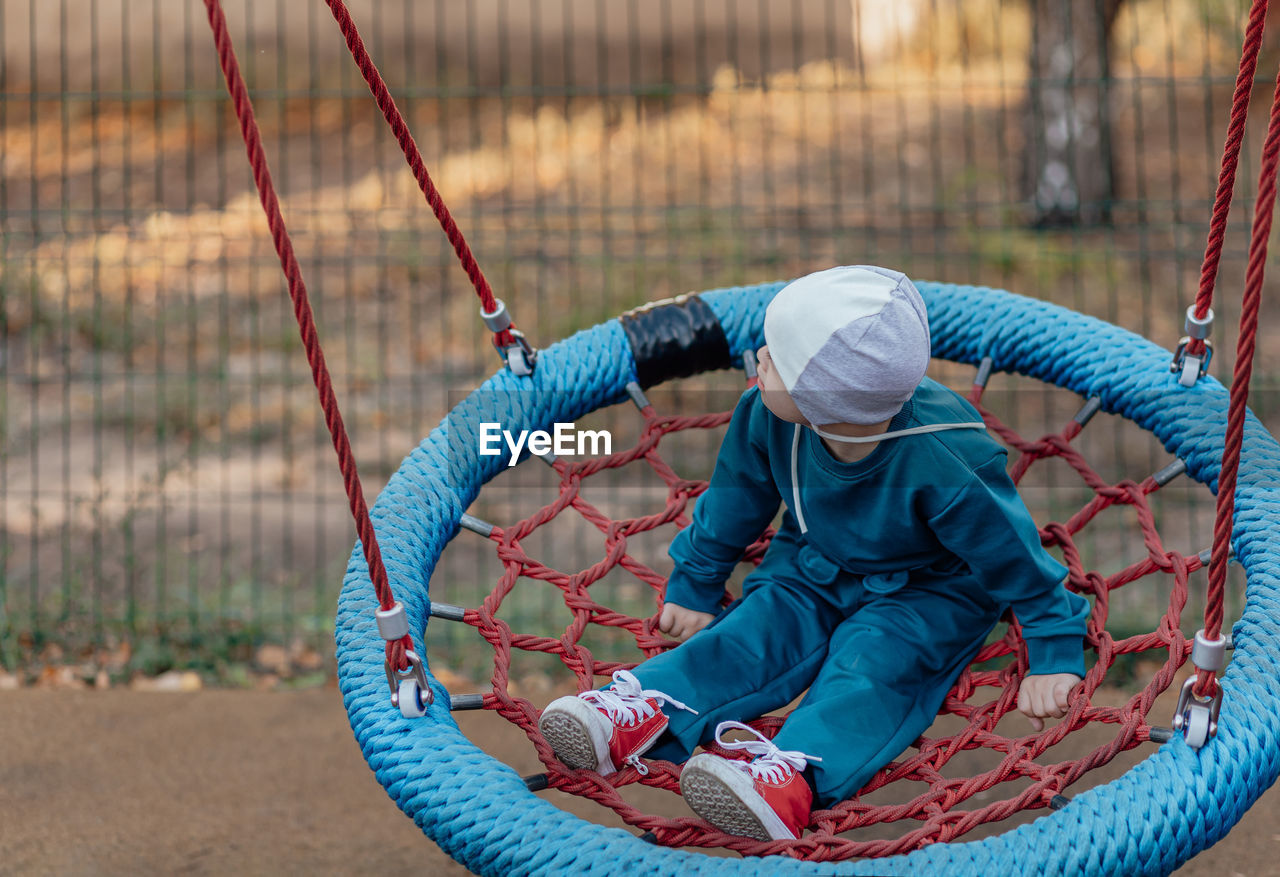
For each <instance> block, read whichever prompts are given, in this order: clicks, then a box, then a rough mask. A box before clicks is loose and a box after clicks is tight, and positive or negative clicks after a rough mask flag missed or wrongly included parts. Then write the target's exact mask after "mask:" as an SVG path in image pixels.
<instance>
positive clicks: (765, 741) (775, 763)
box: [716, 722, 822, 783]
mask: <svg viewBox="0 0 1280 877" xmlns="http://www.w3.org/2000/svg"><path fill="white" fill-rule="evenodd" d="M735 730H736V731H748V732H750V733H751V734H753V735H754V736H755V738H756V739H754V740H721V739H720V738H721V736H723V735H724V732H725V731H735ZM716 742H717V743H719V744H720V745H721V746H723V747H724V748H725V749H741V750H742V751H743V752H746V753H748V754H750V755H754V756H755V759H754V760H753V761H751V762H749V763H748V764H745V765H743V766H744V767H745V768H746V769H747V770H748V771H750V772H751V775H752V776H753V777H756V778H757V779H762V780H766V781H768V782H771V783H781V782H782V781H784V780H785V779H786V778H787V772H788V771H789V770H794V771H795V772H797V773H799V772H800V771H802V770H804V769H805V768H806V767H807V766H808V765H809V762H811V761H822V759H821V758H818V757H816V756H813V755H805V754H804V753H803V752H796V751H794V750H791V749H779V748H778V747H777V746H775V745H773V741H772V740H770V739H769V738H768V737H766V736H764V735H763V734H761V733H760V732H759V731H757V730H756V729H755V728H753V727H751V726H750V725H744V724H742V722H721V723H720V724H718V725H716Z"/></svg>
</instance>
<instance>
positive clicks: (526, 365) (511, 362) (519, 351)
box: [480, 298, 538, 377]
mask: <svg viewBox="0 0 1280 877" xmlns="http://www.w3.org/2000/svg"><path fill="white" fill-rule="evenodd" d="M480 319H481V320H484V324H485V326H487V327H488V329H489V331H490V332H493V333H494V334H495V335H496V334H498V333H499V332H510V333H511V337H512V339H514V340H513V341H512V343H511V344H508V345H507V346H506V347H502V346H499V345H498V343H497V341H496V340H495V341H494V344H493V346H494V348H495V349H496V350H497V351H498V356H500V357H502V361H503V363H504V364H505V365H506V366H507V368H509V369H510V370H511V373H512V374H514V375H519V376H520V377H528V376H529V375H531V374H533V367H534V365H535V364H536V363H537V361H538V351H536V350H534V349H533V347H532V346H531V345H530V344H529V340H528V339H527V338H525V337H524V333H523V332H521V331H520V330H519V329H515V328H513V324H512V322H511V314H509V313H508V312H507V305H506V303H505V302H503V300H502V299H500V298H495V299H494V309H493V310H492V311H486V310H485V309H484V308H481V309H480Z"/></svg>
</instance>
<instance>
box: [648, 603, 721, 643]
mask: <svg viewBox="0 0 1280 877" xmlns="http://www.w3.org/2000/svg"><path fill="white" fill-rule="evenodd" d="M714 619H715V616H714V615H712V614H711V613H710V612H695V611H694V610H692V609H686V608H684V607H683V606H677V605H676V604H675V603H665V604H663V606H662V614H661V615H659V616H658V630H660V631H662V632H663V633H665V634H666V635H667V636H670V637H674V638H675V639H678V640H686V639H688V638H689V637H691V636H693V635H694V634H695V633H697V632H698V631H700V630H702V628H704V627H706V626H707V625H708V624H710V623H711V622H712V621H713V620H714Z"/></svg>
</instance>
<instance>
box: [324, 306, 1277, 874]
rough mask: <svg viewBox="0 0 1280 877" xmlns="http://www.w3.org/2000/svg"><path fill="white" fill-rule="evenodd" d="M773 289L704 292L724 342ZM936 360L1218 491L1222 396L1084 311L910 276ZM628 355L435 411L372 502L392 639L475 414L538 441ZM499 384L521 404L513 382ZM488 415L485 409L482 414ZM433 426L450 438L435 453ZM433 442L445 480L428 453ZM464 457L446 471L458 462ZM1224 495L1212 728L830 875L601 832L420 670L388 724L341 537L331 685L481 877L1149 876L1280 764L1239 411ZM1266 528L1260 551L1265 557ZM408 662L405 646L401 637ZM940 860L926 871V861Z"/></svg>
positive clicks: (1269, 566) (472, 459) (436, 539)
mask: <svg viewBox="0 0 1280 877" xmlns="http://www.w3.org/2000/svg"><path fill="white" fill-rule="evenodd" d="M782 285H783V284H781V283H773V284H768V285H762V286H754V287H744V288H733V289H721V290H714V291H711V292H707V293H704V294H703V298H704V300H705V301H706V302H707V303H708V304H709V305H710V306H711V308H712V309H713V310H714V311H715V313H716V315H717V317H718V318H719V319H720V321H721V323H722V325H723V326H724V329H725V334H726V335H727V336H728V340H729V346H730V351H731V353H732V355H733V356H734V357H738V356H739V355H740V354H741V353H742V351H744V350H746V349H753V348H754V347H755V346H757V345H758V344H759V343H760V335H761V326H762V323H763V316H764V307H765V305H766V304H767V303H768V302H769V300H770V299H771V298H772V297H773V295H774V294H775V293H776V292H777V291H778V290H779V289H780V288H781V287H782ZM919 286H920V291H921V293H922V294H923V296H924V299H925V302H926V304H927V305H928V309H929V319H930V327H931V330H932V334H933V343H934V355H935V356H938V357H943V358H946V359H950V360H953V361H956V362H964V363H974V364H976V363H977V362H979V361H980V360H981V358H982V357H983V356H990V357H992V359H993V360H994V364H995V367H996V368H997V369H1000V370H1007V371H1015V372H1019V373H1022V374H1025V375H1028V376H1030V377H1034V378H1037V379H1039V380H1042V381H1045V382H1048V383H1053V384H1056V385H1058V386H1061V387H1065V388H1067V389H1069V390H1072V391H1074V392H1076V393H1078V394H1080V395H1082V396H1090V395H1097V396H1099V397H1100V399H1101V401H1102V404H1103V408H1104V410H1106V411H1109V412H1114V413H1117V414H1121V415H1123V416H1124V417H1127V418H1128V419H1130V420H1132V421H1134V422H1135V423H1137V424H1138V425H1139V426H1141V427H1143V428H1144V429H1147V430H1150V431H1151V432H1152V433H1154V434H1155V435H1156V436H1157V437H1158V438H1159V439H1160V441H1161V442H1162V443H1163V444H1164V446H1165V447H1166V448H1167V449H1168V450H1169V451H1170V452H1171V453H1173V454H1176V455H1177V456H1179V457H1181V458H1182V459H1183V460H1184V461H1185V462H1186V464H1187V469H1188V473H1189V474H1190V476H1191V477H1193V478H1195V479H1196V480H1198V481H1201V482H1204V483H1206V484H1208V485H1209V486H1210V487H1211V488H1215V487H1216V479H1217V474H1218V469H1219V463H1220V459H1221V455H1222V437H1221V432H1222V430H1223V424H1225V423H1226V409H1227V393H1226V391H1225V389H1224V388H1223V387H1222V385H1221V384H1219V383H1218V382H1217V381H1215V380H1212V379H1202V380H1201V381H1199V382H1198V383H1197V384H1196V385H1195V386H1194V387H1192V388H1181V387H1179V386H1177V382H1176V376H1174V375H1172V374H1170V373H1169V371H1168V363H1169V359H1170V354H1169V352H1168V351H1167V350H1164V349H1162V348H1160V347H1158V346H1156V345H1155V344H1152V343H1151V342H1149V341H1146V340H1144V339H1143V338H1141V337H1139V336H1137V335H1134V334H1132V333H1130V332H1127V331H1125V330H1123V329H1119V328H1117V327H1115V326H1112V325H1110V324H1108V323H1104V322H1102V321H1100V320H1096V319H1093V318H1091V317H1086V316H1082V315H1080V314H1076V313H1074V312H1072V311H1068V310H1065V309H1063V308H1060V307H1057V306H1055V305H1050V304H1046V303H1044V302H1040V301H1035V300H1033V299H1027V298H1023V297H1021V296H1016V295H1013V294H1010V293H1008V292H1004V291H1000V290H992V289H986V288H981V287H970V286H956V285H951V284H937V283H921V284H919ZM633 378H634V364H633V361H632V358H631V353H630V350H629V348H628V346H627V342H626V339H625V335H624V333H623V330H622V328H621V326H620V325H619V323H618V321H617V320H611V321H609V322H607V323H603V324H601V325H599V326H596V327H594V328H592V329H588V330H585V331H583V332H579V333H578V334H576V335H574V336H573V337H571V338H568V339H566V340H565V341H562V342H560V343H558V344H555V345H553V346H552V347H550V348H547V349H545V350H543V351H542V353H541V354H540V355H539V359H538V368H537V373H536V374H535V375H534V376H533V378H531V379H520V378H516V377H514V376H512V375H511V374H510V373H509V372H507V371H505V370H503V371H500V372H498V373H497V374H496V375H494V376H493V377H492V378H490V379H489V380H488V381H487V382H486V383H485V384H484V385H483V386H482V387H480V388H479V389H478V390H476V391H475V392H473V393H472V394H471V395H470V396H469V397H468V398H467V399H466V400H464V401H463V402H461V403H460V404H459V405H458V406H457V407H455V408H454V409H453V412H452V413H451V414H450V416H449V417H448V418H446V420H445V421H443V422H442V424H441V425H440V426H439V427H438V428H437V429H435V430H434V431H433V432H432V433H431V435H429V436H428V437H427V438H426V439H425V440H424V441H423V442H422V443H421V444H420V445H419V446H418V447H417V448H415V449H414V451H413V452H412V453H411V454H410V455H409V456H408V457H407V458H405V460H404V462H403V464H402V465H401V467H400V469H399V471H398V472H397V473H396V474H395V475H394V476H393V477H392V478H391V480H390V482H389V483H388V484H387V486H386V488H385V489H384V490H383V491H382V493H381V494H380V496H379V498H378V500H377V502H376V504H375V505H374V507H373V510H372V513H373V520H374V524H375V526H376V528H377V533H378V539H379V541H380V543H381V546H382V551H383V556H384V558H385V559H386V563H387V568H388V571H389V573H390V575H391V581H392V583H393V586H394V588H395V591H396V596H397V598H398V599H399V600H401V601H402V602H403V603H404V605H405V607H406V609H407V611H408V615H409V619H410V622H411V629H412V630H414V631H421V630H423V628H424V627H425V626H426V624H427V617H428V611H427V610H428V603H429V599H428V595H427V581H428V579H429V577H430V574H431V571H432V569H433V568H434V566H435V563H436V561H437V559H438V558H439V556H440V553H441V552H442V551H443V549H444V546H445V544H446V543H447V542H448V540H449V539H451V538H452V537H453V536H454V535H455V534H456V533H457V532H458V520H459V516H460V515H461V513H462V512H463V511H464V510H465V509H466V508H467V506H468V505H469V504H470V503H471V501H472V500H473V499H474V498H475V496H476V495H477V494H478V492H479V490H480V486H481V485H482V484H483V483H484V482H486V481H488V480H489V479H490V478H492V477H493V476H494V475H495V474H496V472H497V471H498V467H499V466H501V465H502V461H501V459H500V458H498V457H483V458H482V457H479V456H478V455H476V454H475V453H474V449H475V448H476V447H477V445H476V437H475V435H474V430H475V424H477V423H479V422H481V421H482V420H487V421H500V422H502V423H503V425H504V427H505V428H507V429H538V428H544V427H546V426H548V425H549V424H551V423H553V422H556V421H571V420H574V419H575V418H576V417H578V416H580V415H582V414H584V413H586V412H589V411H592V410H595V409H596V408H599V407H601V406H604V405H610V404H614V403H617V402H620V401H622V400H623V399H624V398H625V396H624V391H623V387H624V385H625V384H626V382H627V381H629V380H632V379H633ZM518 391H519V392H518ZM498 401H500V402H502V403H503V405H502V407H503V410H497V411H495V410H493V409H494V407H495V402H498ZM450 430H456V431H459V435H457V436H454V437H453V441H452V443H450V435H449V433H450ZM447 448H452V453H453V459H452V464H453V469H452V472H451V470H450V460H449V459H448V458H447V457H446V456H445V453H446V449H447ZM462 449H469V450H470V453H469V454H467V455H466V456H467V458H466V459H459V455H460V451H461V450H462ZM1242 457H1243V458H1242V461H1241V467H1240V479H1239V487H1238V491H1237V497H1236V519H1235V528H1234V532H1233V543H1234V546H1235V551H1236V556H1237V558H1238V559H1239V561H1240V563H1241V564H1242V565H1243V566H1244V568H1245V570H1246V573H1247V579H1248V585H1247V596H1246V603H1245V611H1244V614H1243V616H1242V618H1241V620H1240V621H1239V622H1238V623H1237V624H1236V625H1235V628H1234V636H1235V643H1236V647H1235V652H1234V655H1233V659H1232V661H1231V664H1230V665H1229V667H1228V668H1227V670H1226V673H1225V675H1224V677H1223V679H1222V684H1223V687H1224V689H1225V691H1226V696H1225V700H1224V703H1223V707H1222V713H1221V716H1220V721H1219V728H1218V734H1217V737H1216V738H1215V739H1214V740H1213V741H1211V742H1210V744H1209V745H1207V746H1206V747H1204V748H1203V749H1201V750H1199V751H1198V752H1197V751H1194V750H1192V749H1190V748H1189V747H1188V746H1187V745H1186V744H1185V743H1184V742H1183V741H1182V739H1181V737H1176V738H1175V739H1174V740H1173V742H1171V743H1167V744H1165V745H1163V746H1161V747H1160V748H1159V750H1158V751H1156V752H1155V753H1153V754H1152V755H1151V756H1150V757H1148V758H1147V759H1146V760H1145V761H1143V762H1141V763H1140V764H1138V765H1137V766H1135V767H1134V768H1132V769H1131V770H1129V771H1128V772H1127V773H1125V774H1124V775H1123V776H1122V777H1120V778H1119V779H1117V780H1115V781H1114V782H1111V783H1108V784H1106V785H1104V786H1100V787H1097V788H1094V789H1091V790H1089V791H1086V792H1083V793H1081V794H1079V795H1077V796H1076V797H1075V798H1074V799H1073V800H1072V801H1071V803H1070V804H1068V805H1067V806H1066V807H1065V808H1064V809H1063V810H1061V811H1059V812H1057V813H1054V814H1051V815H1048V816H1045V817H1042V818H1040V819H1037V820H1036V821H1035V822H1033V823H1031V824H1029V825H1024V826H1021V827H1019V828H1016V829H1014V830H1012V831H1009V832H1006V833H1005V834H1002V835H999V836H996V837H991V838H988V839H986V840H983V841H974V842H967V843H951V844H935V845H932V846H929V847H925V848H923V849H920V850H917V851H915V852H912V853H909V854H906V855H902V856H896V857H893V858H887V859H878V860H862V861H852V862H841V863H813V862H797V861H795V860H791V859H786V858H781V857H770V858H767V859H741V860H740V859H722V858H712V857H708V856H704V855H701V854H698V853H688V852H683V851H680V850H672V849H666V848H662V847H655V846H653V845H650V844H648V843H645V842H644V841H641V840H640V839H639V838H637V837H636V836H634V835H632V834H629V833H627V832H626V831H623V830H620V829H608V828H601V827H599V826H596V825H592V824H590V823H588V822H585V821H583V820H581V819H578V818H577V817H574V816H571V815H570V814H568V813H565V812H563V811H561V810H559V809H558V808H556V807H555V806H553V805H552V804H550V803H549V802H547V801H545V800H541V799H539V798H538V797H536V796H535V795H534V794H532V793H530V792H529V791H527V790H526V788H525V785H524V783H523V782H522V780H521V778H520V777H519V776H518V775H517V774H516V773H515V771H513V770H511V769H510V768H509V767H507V766H506V765H503V764H501V763H500V762H498V761H496V760H495V759H493V758H491V757H489V756H488V755H486V754H485V753H484V752H482V751H481V750H480V749H478V748H477V747H476V746H474V745H473V744H472V743H471V742H470V741H468V740H467V739H466V738H465V737H464V736H463V735H462V734H461V733H460V732H459V730H458V726H457V724H456V723H455V722H454V721H453V718H452V716H451V715H450V713H449V709H448V706H447V705H448V702H449V700H448V694H447V692H446V691H445V690H444V689H443V688H442V687H441V686H440V684H439V683H438V682H437V681H436V680H435V679H434V678H432V677H430V674H429V672H428V676H429V678H430V682H431V685H432V688H433V690H434V691H435V693H436V700H435V703H434V704H433V705H432V706H431V707H430V709H429V712H428V715H427V717H426V718H423V719H416V720H406V719H403V718H401V716H400V713H399V712H398V710H396V709H395V708H394V707H393V706H392V705H391V702H390V699H389V691H388V688H387V682H386V678H385V675H384V670H383V660H384V656H383V640H382V639H381V637H379V635H378V632H377V629H376V627H375V623H374V614H373V613H374V609H375V608H376V601H375V598H374V593H373V588H372V587H371V586H370V585H369V577H368V571H367V567H366V566H365V562H364V557H363V555H362V553H361V551H360V550H359V546H358V545H357V547H356V549H355V550H354V551H353V553H352V556H351V562H350V565H349V566H348V569H347V573H346V577H345V579H344V582H343V589H342V593H341V596H340V598H339V603H338V617H337V628H336V639H337V655H338V678H339V685H340V687H341V690H342V695H343V701H344V703H345V704H346V708H347V712H348V715H349V718H350V721H351V725H352V728H353V729H354V731H355V735H356V739H357V741H358V742H359V744H360V747H361V749H362V751H363V752H364V756H365V759H366V760H367V761H368V762H369V766H370V767H372V768H373V770H374V773H375V774H376V775H377V777H378V781H379V782H381V783H382V785H383V786H384V787H385V788H386V790H387V793H388V794H389V795H390V796H391V797H392V799H394V800H395V802H396V804H397V805H399V807H400V809H402V810H403V811H404V812H405V813H406V814H408V815H409V816H411V817H412V818H413V820H414V822H416V823H417V824H418V825H419V826H420V827H421V828H422V830H423V831H424V832H425V833H426V834H427V836H429V837H430V838H432V839H433V840H434V841H435V842H436V843H438V844H439V845H440V846H441V847H442V848H443V849H444V850H445V851H446V852H448V853H449V854H450V855H451V856H453V857H454V858H455V859H457V860H458V861H459V862H461V863H462V864H463V865H465V866H466V867H468V868H470V869H471V870H472V871H474V872H476V873H481V874H502V875H505V874H513V873H519V874H532V873H536V874H560V873H566V872H574V873H591V874H614V873H632V872H634V871H637V870H643V871H644V872H645V873H652V874H691V873H697V874H721V873H724V874H728V873H733V874H761V875H776V874H782V875H793V874H794V875H800V874H806V875H816V874H824V875H829V874H878V875H899V874H933V873H945V874H948V875H952V874H972V875H989V874H1010V875H1022V874H1028V873H1035V874H1062V873H1067V874H1125V875H1138V874H1167V873H1169V872H1171V871H1173V870H1174V869H1175V868H1177V867H1178V866H1179V865H1181V864H1182V863H1183V862H1185V861H1186V860H1187V859H1189V858H1191V857H1192V856H1194V855H1195V854H1196V853H1198V852H1200V851H1201V850H1203V849H1205V848H1207V847H1209V846H1211V845H1212V844H1213V843H1215V842H1216V841H1218V840H1219V839H1220V838H1222V837H1223V836H1224V835H1225V834H1226V833H1227V831H1228V830H1229V829H1230V828H1231V826H1233V825H1234V824H1235V823H1236V822H1237V821H1238V820H1239V819H1240V817H1241V816H1242V815H1243V814H1244V812H1245V810H1247V809H1248V808H1249V806H1250V805H1252V804H1253V802H1254V801H1255V800H1257V798H1258V797H1259V796H1261V794H1262V793H1263V792H1264V791H1265V790H1266V789H1267V788H1268V787H1269V786H1270V785H1271V784H1272V782H1273V781H1274V780H1275V778H1276V775H1277V773H1278V772H1280V745H1278V741H1277V732H1278V730H1280V719H1278V718H1277V716H1278V715H1280V686H1271V687H1270V688H1268V685H1267V680H1268V679H1276V678H1280V557H1278V556H1277V551H1278V550H1280V549H1278V548H1277V545H1278V544H1280V540H1276V539H1275V529H1276V528H1275V521H1276V520H1278V519H1277V517H1276V516H1277V515H1278V514H1280V477H1277V476H1278V475H1280V445H1277V443H1276V441H1275V440H1274V439H1273V438H1272V437H1271V436H1270V435H1268V434H1267V432H1266V430H1265V428H1264V427H1263V426H1262V424H1261V423H1260V422H1259V421H1258V420H1257V419H1256V418H1254V417H1253V415H1252V414H1250V416H1249V420H1248V422H1247V424H1246V427H1245V444H1244V452H1243V455H1242ZM1269 536H1271V537H1272V539H1273V544H1271V545H1268V537H1269ZM414 640H415V643H416V644H417V647H418V650H419V653H420V654H425V651H424V650H423V649H422V648H421V637H420V636H418V635H415V637H414ZM938 869H943V870H941V871H939V870H938Z"/></svg>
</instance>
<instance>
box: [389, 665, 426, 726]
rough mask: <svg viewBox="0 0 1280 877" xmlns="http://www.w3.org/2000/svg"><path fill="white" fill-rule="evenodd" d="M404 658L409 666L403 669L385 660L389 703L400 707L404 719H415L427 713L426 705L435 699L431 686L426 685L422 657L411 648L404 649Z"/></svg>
mask: <svg viewBox="0 0 1280 877" xmlns="http://www.w3.org/2000/svg"><path fill="white" fill-rule="evenodd" d="M404 656H405V658H406V659H407V660H408V661H409V666H408V667H407V668H405V669H404V670H401V669H399V668H398V667H393V666H392V665H391V659H390V658H388V659H387V662H386V669H387V685H388V686H389V687H390V688H391V705H392V706H395V707H399V708H400V715H402V716H404V717H405V718H406V719H417V718H421V717H423V716H425V715H426V714H427V706H428V705H429V704H431V703H432V702H433V701H435V695H434V694H433V693H432V692H431V686H429V685H427V673H426V671H425V670H424V669H423V668H422V659H421V658H419V657H418V653H417V652H415V651H414V650H413V649H406V650H405V653H404Z"/></svg>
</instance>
